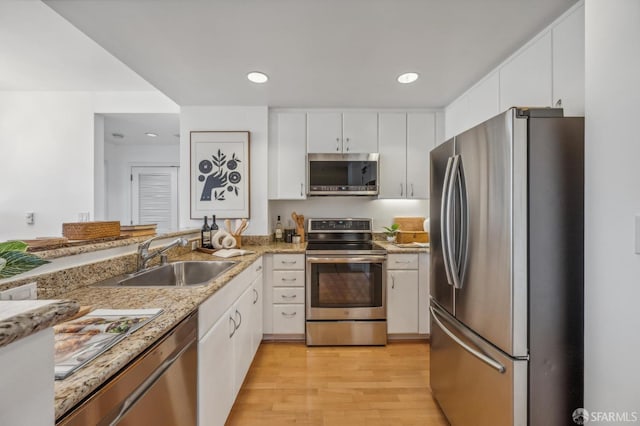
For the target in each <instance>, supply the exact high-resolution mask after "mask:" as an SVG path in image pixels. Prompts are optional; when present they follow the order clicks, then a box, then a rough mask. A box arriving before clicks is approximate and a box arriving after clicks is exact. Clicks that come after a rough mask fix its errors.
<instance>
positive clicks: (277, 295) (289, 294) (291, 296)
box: [273, 287, 304, 303]
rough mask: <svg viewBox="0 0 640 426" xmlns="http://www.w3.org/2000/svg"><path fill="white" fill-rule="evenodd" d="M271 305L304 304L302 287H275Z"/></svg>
mask: <svg viewBox="0 0 640 426" xmlns="http://www.w3.org/2000/svg"><path fill="white" fill-rule="evenodd" d="M273 303H304V287H276V288H274V289H273Z"/></svg>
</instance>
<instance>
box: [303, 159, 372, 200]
mask: <svg viewBox="0 0 640 426" xmlns="http://www.w3.org/2000/svg"><path fill="white" fill-rule="evenodd" d="M379 156H380V154H377V153H373V154H309V155H308V156H307V160H308V164H307V188H309V192H308V195H310V196H314V195H365V196H371V195H378V179H379V176H380V166H379V163H378V158H379Z"/></svg>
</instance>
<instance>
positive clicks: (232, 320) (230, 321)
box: [229, 317, 238, 339]
mask: <svg viewBox="0 0 640 426" xmlns="http://www.w3.org/2000/svg"><path fill="white" fill-rule="evenodd" d="M229 324H231V327H232V328H233V331H232V332H231V334H229V339H231V338H232V337H233V335H234V334H236V330H237V329H238V325H237V324H236V322H235V320H234V319H233V318H231V317H229Z"/></svg>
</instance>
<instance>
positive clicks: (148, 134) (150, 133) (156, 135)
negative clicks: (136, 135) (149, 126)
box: [145, 132, 158, 138]
mask: <svg viewBox="0 0 640 426" xmlns="http://www.w3.org/2000/svg"><path fill="white" fill-rule="evenodd" d="M145 135H147V136H149V137H152V138H157V137H158V134H157V133H153V132H146V133H145Z"/></svg>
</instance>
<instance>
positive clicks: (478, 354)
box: [429, 306, 507, 373]
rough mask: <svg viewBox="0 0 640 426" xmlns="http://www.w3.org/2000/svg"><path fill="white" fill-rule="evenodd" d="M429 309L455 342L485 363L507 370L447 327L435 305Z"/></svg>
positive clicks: (441, 327) (437, 322)
mask: <svg viewBox="0 0 640 426" xmlns="http://www.w3.org/2000/svg"><path fill="white" fill-rule="evenodd" d="M429 310H430V311H431V315H432V316H433V319H434V320H435V322H436V324H437V325H438V327H440V329H441V330H442V331H443V332H444V333H445V334H446V335H447V336H449V337H450V338H451V339H452V340H453V341H454V342H456V343H457V344H458V345H460V346H461V347H462V348H463V349H464V350H465V351H467V352H469V353H470V354H471V355H473V356H475V357H476V358H478V359H479V360H480V361H482V362H484V363H485V364H487V365H489V366H490V367H492V368H494V369H495V370H497V371H498V372H499V373H504V372H505V371H507V369H506V368H505V367H504V365H502V364H500V363H499V362H498V361H496V360H495V359H493V358H490V357H488V356H487V355H485V354H483V353H481V352H479V351H477V350H475V349H474V348H472V347H471V346H469V345H467V344H466V343H465V342H463V341H462V340H461V339H460V338H459V337H458V336H456V335H455V334H454V333H453V332H452V331H450V330H449V329H448V328H447V327H445V326H444V324H442V322H441V321H440V320H439V319H438V313H437V312H436V310H435V309H433V306H429Z"/></svg>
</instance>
